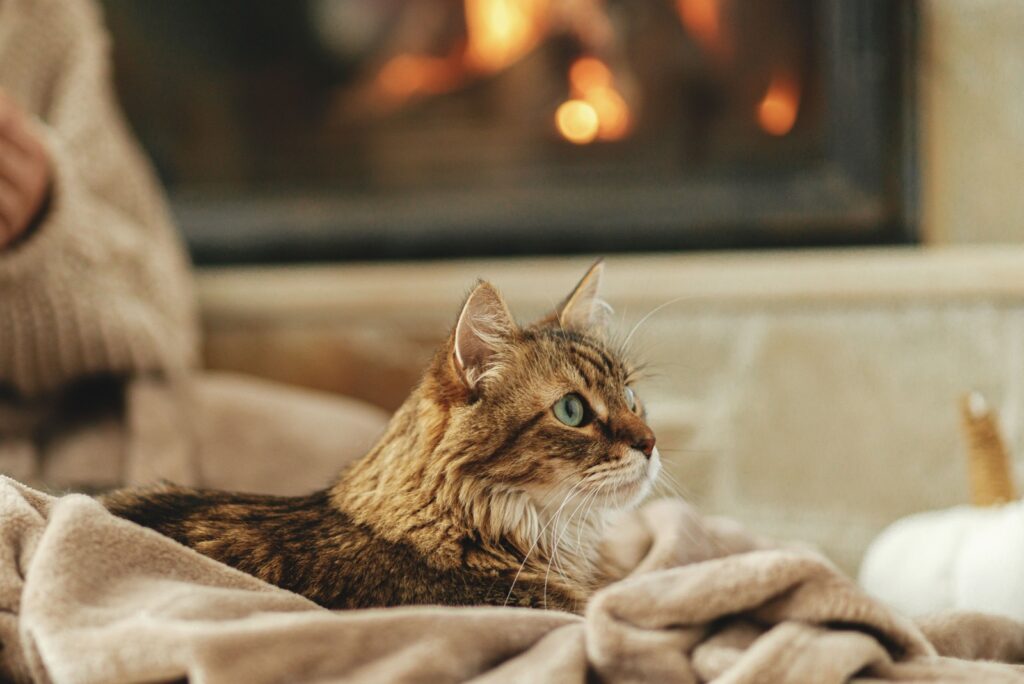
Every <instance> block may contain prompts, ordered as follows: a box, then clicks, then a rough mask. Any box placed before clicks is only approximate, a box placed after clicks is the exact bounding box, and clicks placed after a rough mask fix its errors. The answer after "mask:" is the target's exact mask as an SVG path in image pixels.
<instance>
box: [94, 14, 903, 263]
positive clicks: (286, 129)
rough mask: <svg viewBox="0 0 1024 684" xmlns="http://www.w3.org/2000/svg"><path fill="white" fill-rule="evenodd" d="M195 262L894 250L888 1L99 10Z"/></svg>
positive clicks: (898, 99) (898, 170) (130, 105)
mask: <svg viewBox="0 0 1024 684" xmlns="http://www.w3.org/2000/svg"><path fill="white" fill-rule="evenodd" d="M104 4H105V7H106V11H107V19H108V23H109V24H110V27H111V32H112V34H113V36H114V43H115V52H114V55H115V67H116V74H117V82H118V87H119V90H120V94H121V97H122V100H123V101H124V103H125V108H126V110H127V113H128V116H129V119H130V120H131V122H132V124H133V125H134V126H135V128H136V131H137V132H138V134H139V137H140V138H141V140H142V142H143V144H144V145H145V147H146V148H147V149H148V151H149V152H150V154H151V155H152V157H153V158H154V160H155V163H156V165H157V168H158V171H159V173H160V175H161V177H162V179H163V180H164V182H165V183H166V185H167V187H168V191H169V194H170V196H171V200H172V206H173V209H174V211H175V213H176V215H177V217H178V219H179V223H180V225H181V227H182V229H183V231H184V232H185V235H186V238H187V240H188V242H189V245H190V247H191V249H192V251H193V254H194V256H195V257H196V259H197V260H198V261H200V262H204V263H227V262H252V261H288V260H336V259H382V258H421V257H450V256H470V255H499V254H500V255H506V254H538V253H548V254H551V253H572V252H613V251H636V250H660V249H690V248H717V247H760V246H790V245H792V246H807V245H826V244H828V245H836V244H871V243H893V242H907V241H912V240H913V239H914V235H915V232H914V231H915V212H914V206H915V201H914V200H915V192H914V188H915V180H916V168H915V164H914V155H913V148H914V145H913V142H914V141H913V137H914V136H913V133H914V128H913V119H912V107H913V88H912V80H911V78H910V77H909V76H908V75H909V74H910V73H911V69H912V66H913V64H912V49H913V40H912V39H913V29H914V25H913V24H914V9H913V5H912V4H911V3H905V2H901V3H893V2H887V1H886V0H817V1H816V0H392V1H389V0H306V1H303V2H295V1H293V2H285V1H283V0H218V2H215V3H210V2H205V1H204V0H175V2H173V3H166V2H160V1H159V0H105V3H104Z"/></svg>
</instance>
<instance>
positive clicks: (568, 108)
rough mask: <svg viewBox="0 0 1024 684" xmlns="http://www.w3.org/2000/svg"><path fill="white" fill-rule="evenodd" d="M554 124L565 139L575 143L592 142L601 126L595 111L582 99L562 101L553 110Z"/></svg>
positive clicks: (584, 143)
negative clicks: (554, 110)
mask: <svg viewBox="0 0 1024 684" xmlns="http://www.w3.org/2000/svg"><path fill="white" fill-rule="evenodd" d="M555 124H556V125H557V126H558V132H559V133H561V134H562V136H563V137H564V138H565V139H566V140H568V141H569V142H572V143H576V144H577V145H586V144H587V143H589V142H593V140H594V138H596V137H597V134H598V132H599V130H600V127H601V122H600V119H599V118H598V115H597V111H596V110H595V109H594V107H593V106H592V105H591V104H590V103H589V102H584V101H583V100H568V101H566V102H563V103H562V104H561V106H560V107H559V108H558V110H557V111H556V112H555Z"/></svg>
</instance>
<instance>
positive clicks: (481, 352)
mask: <svg viewBox="0 0 1024 684" xmlns="http://www.w3.org/2000/svg"><path fill="white" fill-rule="evenodd" d="M515 330H516V324H515V320H513V318H512V314H511V313H510V312H509V310H508V307H507V306H506V305H505V300H504V299H502V297H501V294H500V293H499V292H498V290H497V289H495V287H494V286H493V285H491V284H490V283H487V282H483V281H481V282H480V283H479V284H478V285H477V286H476V288H475V289H474V290H473V291H472V292H471V293H470V295H469V298H468V299H466V303H465V304H464V305H463V307H462V313H460V314H459V322H458V323H456V324H455V333H454V341H453V344H452V364H453V365H454V366H455V372H456V373H457V374H458V376H459V379H460V380H462V383H463V384H464V385H465V386H466V388H467V389H470V390H472V389H474V388H475V387H476V386H477V384H478V383H479V382H480V379H481V378H482V377H484V375H486V374H487V372H488V371H490V370H492V369H493V368H494V360H495V359H494V356H495V353H496V352H497V351H498V350H499V349H500V348H501V347H502V346H503V345H504V344H506V343H507V341H508V340H509V339H510V338H511V337H512V335H513V334H514V333H515Z"/></svg>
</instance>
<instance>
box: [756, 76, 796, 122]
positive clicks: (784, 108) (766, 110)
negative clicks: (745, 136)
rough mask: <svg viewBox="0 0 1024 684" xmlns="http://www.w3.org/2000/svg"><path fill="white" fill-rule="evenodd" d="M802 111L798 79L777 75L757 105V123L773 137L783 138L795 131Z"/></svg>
mask: <svg viewBox="0 0 1024 684" xmlns="http://www.w3.org/2000/svg"><path fill="white" fill-rule="evenodd" d="M799 110H800V88H799V86H798V85H797V82H796V79H794V78H793V77H792V76H790V75H788V74H782V73H777V74H776V75H775V76H773V77H772V81H771V83H770V84H769V85H768V90H767V91H766V92H765V94H764V97H762V98H761V101H760V102H758V104H757V123H758V124H759V125H760V126H761V128H763V129H764V130H765V132H767V133H770V134H771V135H776V136H783V135H786V134H787V133H789V132H790V131H791V130H792V129H793V125H794V124H795V123H796V115H797V113H798V112H799Z"/></svg>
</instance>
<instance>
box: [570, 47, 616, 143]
mask: <svg viewBox="0 0 1024 684" xmlns="http://www.w3.org/2000/svg"><path fill="white" fill-rule="evenodd" d="M614 81H615V78H614V76H613V74H612V71H611V69H609V68H608V65H606V64H605V63H604V62H602V61H601V60H599V59H597V58H595V57H581V58H580V59H578V60H576V61H575V62H573V65H572V66H571V67H570V68H569V85H570V87H571V90H572V99H570V100H568V101H567V102H564V103H563V104H562V106H561V107H559V108H558V111H557V112H555V125H556V126H557V128H558V132H559V133H561V134H562V137H564V138H565V139H566V140H568V141H570V142H574V143H576V144H578V145H585V144H587V143H589V142H593V141H594V140H605V141H611V140H621V139H622V138H624V137H626V136H627V135H628V134H629V131H630V129H631V128H632V117H631V115H630V111H629V105H627V104H626V100H625V99H624V98H623V97H622V95H621V94H620V93H619V91H618V90H616V89H615V84H614Z"/></svg>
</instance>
